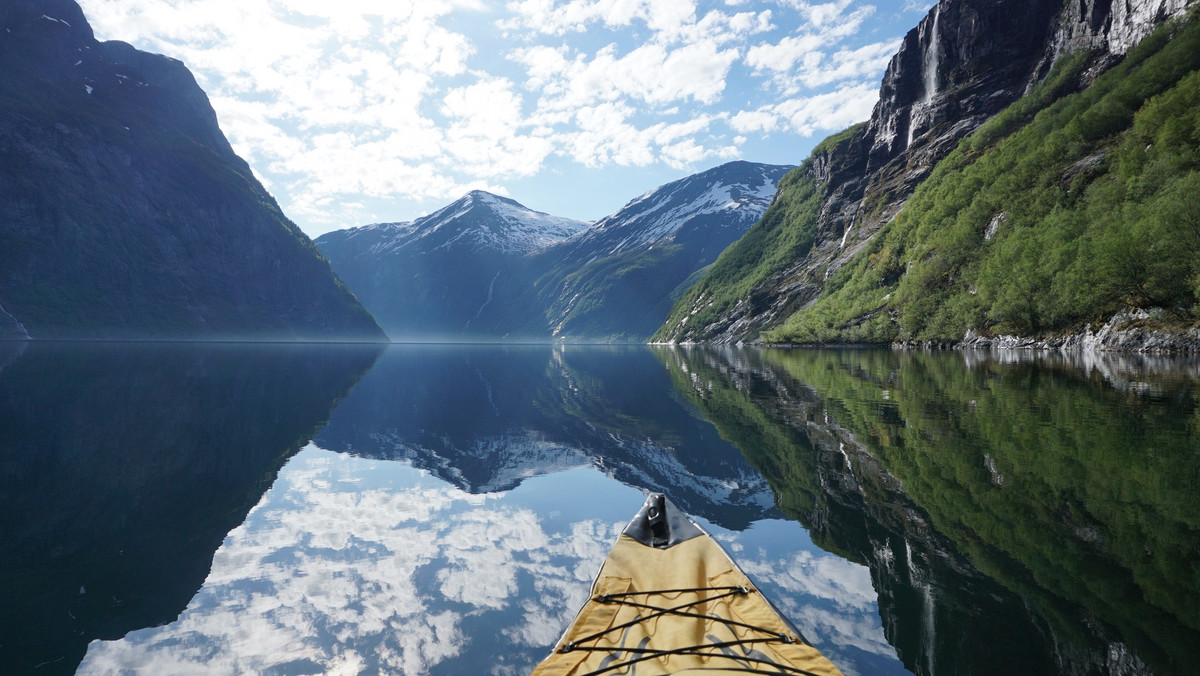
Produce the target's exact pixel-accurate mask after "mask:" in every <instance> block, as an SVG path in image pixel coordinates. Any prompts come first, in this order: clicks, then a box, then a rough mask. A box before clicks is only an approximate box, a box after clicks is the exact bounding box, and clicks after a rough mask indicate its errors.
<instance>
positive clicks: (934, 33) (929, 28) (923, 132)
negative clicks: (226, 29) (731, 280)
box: [658, 0, 1190, 343]
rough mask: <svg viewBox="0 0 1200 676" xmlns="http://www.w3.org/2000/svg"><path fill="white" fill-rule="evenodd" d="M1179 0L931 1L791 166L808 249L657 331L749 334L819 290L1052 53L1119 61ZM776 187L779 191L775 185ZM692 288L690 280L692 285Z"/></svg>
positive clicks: (1101, 65) (695, 336)
mask: <svg viewBox="0 0 1200 676" xmlns="http://www.w3.org/2000/svg"><path fill="white" fill-rule="evenodd" d="M1189 4H1190V3H1189V2H1188V0H1119V1H1118V2H1111V0H1079V1H1078V2H1075V1H1073V2H1067V3H1065V4H1062V5H1059V4H1058V3H1046V2H1039V1H1037V0H1001V1H996V0H941V1H940V2H938V3H937V4H936V5H934V7H933V8H932V9H931V10H930V12H929V14H928V15H927V16H926V17H925V18H924V19H923V20H922V21H921V23H920V24H919V25H918V26H917V27H916V28H914V29H913V30H911V31H909V33H908V35H907V36H905V39H904V41H903V43H902V44H901V47H900V50H899V51H898V52H897V53H896V55H895V56H894V57H893V59H892V61H891V63H890V64H889V66H888V69H887V71H886V73H885V75H884V78H883V83H882V85H881V87H880V99H879V102H878V103H877V104H876V107H875V109H874V112H873V114H872V116H871V119H870V120H868V121H867V122H866V123H865V124H864V125H862V126H861V127H858V128H855V129H853V130H850V131H848V132H847V133H846V134H845V135H844V136H843V137H839V138H838V139H837V142H836V143H830V142H827V143H826V144H823V145H822V147H819V149H818V151H815V152H814V154H813V157H812V158H811V159H810V160H809V161H808V162H806V163H805V164H804V165H803V166H802V167H801V168H800V169H799V170H797V171H798V172H800V173H802V174H803V177H802V178H803V179H804V180H806V181H809V182H811V183H812V184H813V185H814V186H816V189H817V190H819V191H820V195H819V197H820V204H819V213H818V215H817V217H816V219H815V233H814V235H813V239H812V244H811V247H810V248H808V249H807V250H805V251H804V252H803V254H802V255H801V256H799V257H798V258H796V259H795V260H793V261H791V262H790V263H789V264H787V265H785V266H782V267H780V268H779V269H777V270H774V271H772V274H771V275H770V278H769V279H767V280H766V281H763V282H760V283H758V284H757V285H756V288H755V289H754V290H753V291H752V292H751V293H749V294H747V295H746V296H744V297H742V298H738V299H736V300H734V301H732V302H730V303H729V304H728V306H727V307H723V308H721V311H720V312H719V316H718V317H716V318H715V319H714V318H711V317H710V318H709V320H708V321H706V322H701V323H697V322H689V321H688V319H689V318H690V317H691V316H692V315H695V314H696V313H697V312H700V311H701V310H702V309H704V308H705V307H706V305H705V304H706V303H707V304H711V303H712V302H713V299H712V296H711V295H710V296H705V295H703V294H702V293H697V294H696V295H693V296H692V297H690V298H689V297H685V298H684V302H686V303H689V304H690V305H691V307H690V308H687V307H682V308H681V307H677V308H676V310H675V312H673V313H672V320H671V321H670V322H669V323H668V324H667V325H666V326H664V327H663V329H661V330H660V332H659V334H658V339H660V340H666V341H671V342H694V341H712V342H719V343H732V342H739V341H745V340H753V339H754V338H755V337H756V336H757V335H758V334H759V333H760V332H761V331H763V330H764V329H766V328H769V327H771V326H774V325H775V324H777V323H778V322H780V321H782V320H783V319H785V318H786V317H787V316H789V315H790V314H791V313H792V312H794V311H795V310H797V309H799V308H802V307H804V306H806V305H807V304H809V303H811V302H812V301H813V300H815V299H816V298H817V296H818V295H819V294H820V293H821V291H822V289H823V288H824V283H825V280H826V279H828V278H829V276H830V275H832V274H833V273H834V272H836V271H837V270H838V269H839V268H840V267H841V266H842V265H843V264H845V263H846V262H847V261H848V260H849V259H850V258H851V257H853V256H854V255H855V254H857V253H858V252H859V251H861V250H862V249H863V247H864V246H865V245H866V244H867V243H868V242H870V241H871V240H872V238H873V237H874V236H875V234H876V233H877V232H878V231H879V229H880V228H881V227H882V226H883V225H885V224H886V223H888V222H889V221H890V220H891V219H893V218H894V217H895V215H896V214H897V212H898V211H899V210H900V209H901V208H902V207H903V206H904V204H905V202H906V200H907V199H908V197H909V196H911V194H912V192H913V190H914V189H915V188H916V186H917V185H918V184H919V183H920V182H921V181H922V180H923V179H924V178H926V177H927V176H928V175H929V172H930V171H931V170H932V168H933V167H934V165H935V164H936V163H937V162H938V161H939V160H941V159H942V158H944V157H945V156H946V155H947V154H948V153H949V152H950V151H951V150H953V148H954V147H955V146H956V145H957V143H958V142H959V141H960V140H962V139H963V138H964V137H966V136H967V135H968V134H970V133H971V132H973V131H974V130H975V129H977V128H978V127H979V126H980V125H981V124H982V123H983V122H984V121H986V120H987V119H989V118H991V117H992V116H994V115H995V114H996V113H998V112H1000V111H1001V110H1003V109H1004V108H1006V107H1007V106H1009V105H1011V104H1012V103H1014V102H1015V101H1017V100H1018V99H1020V98H1021V97H1022V96H1023V95H1024V94H1026V93H1027V92H1028V91H1029V90H1030V89H1031V88H1032V87H1033V86H1034V85H1035V84H1037V83H1038V82H1039V81H1041V79H1042V78H1044V77H1045V75H1046V74H1047V73H1048V72H1049V71H1050V69H1051V68H1052V66H1053V64H1054V63H1055V62H1056V61H1057V59H1059V58H1060V57H1061V56H1063V55H1065V54H1068V53H1071V52H1075V51H1079V50H1089V52H1090V53H1089V56H1088V65H1087V66H1085V67H1084V68H1083V69H1082V70H1081V72H1083V74H1084V75H1083V79H1084V81H1080V82H1076V83H1074V86H1076V87H1079V86H1082V85H1084V84H1086V79H1087V78H1089V77H1095V75H1097V74H1098V73H1099V72H1102V71H1103V70H1104V69H1105V68H1107V67H1108V66H1110V65H1112V64H1113V63H1114V62H1116V61H1117V60H1119V57H1120V56H1121V55H1123V54H1124V53H1125V52H1126V51H1127V50H1128V49H1129V48H1130V47H1131V46H1133V45H1135V44H1137V42H1138V41H1139V40H1141V38H1143V37H1145V36H1146V35H1147V34H1148V33H1149V32H1150V31H1151V30H1152V29H1153V27H1154V26H1156V25H1157V24H1159V23H1161V22H1162V21H1163V20H1165V19H1167V18H1169V17H1172V16H1178V15H1180V14H1182V13H1183V12H1184V11H1185V10H1186V9H1187V7H1188V6H1189ZM781 196H782V195H781ZM699 288H702V287H700V286H699V285H698V289H699Z"/></svg>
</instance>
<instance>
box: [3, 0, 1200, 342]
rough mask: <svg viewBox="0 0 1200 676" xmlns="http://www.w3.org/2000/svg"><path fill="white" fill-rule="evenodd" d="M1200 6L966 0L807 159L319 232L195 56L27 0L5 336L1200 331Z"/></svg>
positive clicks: (20, 10)
mask: <svg viewBox="0 0 1200 676" xmlns="http://www.w3.org/2000/svg"><path fill="white" fill-rule="evenodd" d="M1198 12H1200V9H1197V7H1196V2H1195V1H1194V0H1128V1H1126V2H1119V3H1112V2H1108V0H1079V1H1078V2H1070V3H1065V4H1060V3H1045V2H1041V1H1040V0H986V1H985V0H939V1H938V2H936V3H935V4H934V5H933V6H932V7H931V8H930V10H929V13H928V14H927V15H926V16H925V18H924V19H922V20H921V22H920V23H919V24H918V25H917V26H915V27H914V28H912V30H910V31H909V32H908V34H907V35H906V36H905V37H904V39H903V41H902V42H901V44H900V47H899V49H898V51H897V52H896V54H895V55H894V56H893V58H892V60H891V62H890V65H889V66H888V68H887V70H886V72H885V74H884V77H883V80H882V82H881V85H880V89H879V99H878V102H877V103H876V105H875V108H874V111H873V113H872V114H871V116H870V118H869V119H867V120H865V121H863V122H862V123H860V124H857V125H854V126H852V127H850V128H848V129H846V130H844V131H842V132H840V133H837V134H834V135H833V136H830V137H829V138H828V139H826V140H825V141H823V142H822V143H820V144H819V145H817V146H816V148H815V150H814V151H813V152H812V154H811V156H810V157H808V158H807V159H805V160H804V161H803V162H801V163H800V164H799V166H798V167H790V166H779V165H766V164H759V163H754V162H750V161H736V162H730V163H727V164H723V165H721V166H717V167H714V168H711V169H708V170H705V171H701V172H699V173H696V174H693V175H691V176H688V177H685V178H682V179H680V180H677V181H675V182H672V183H669V184H666V185H663V186H660V187H658V188H654V189H651V190H649V191H648V192H646V193H645V194H643V195H641V196H638V197H635V198H633V199H632V200H630V201H629V202H628V204H626V206H625V207H623V208H622V209H620V210H619V211H617V212H616V213H614V214H612V215H610V216H608V217H606V218H603V219H601V220H599V221H597V222H594V223H587V222H582V221H576V220H572V219H568V218H561V217H557V216H553V215H549V214H544V213H539V212H536V211H534V210H531V209H529V208H527V207H525V206H523V205H521V204H520V203H518V202H516V201H514V200H513V199H510V198H509V197H504V196H500V195H494V194H489V193H486V192H480V191H476V192H471V193H469V194H467V195H465V196H464V197H462V198H461V199H460V200H458V201H456V202H454V203H452V204H450V205H447V206H446V207H444V208H442V209H440V210H438V211H435V212H434V213H430V214H429V215H427V216H423V217H421V218H418V219H415V220H413V221H411V222H404V223H379V224H373V225H364V226H360V227H350V228H348V229H345V230H340V231H336V232H332V233H329V234H326V235H323V236H322V237H320V238H319V239H318V240H317V241H316V242H315V243H314V242H313V241H312V240H310V239H309V238H308V237H307V236H306V235H305V234H304V233H303V232H301V231H300V230H299V228H297V226H296V225H295V224H294V223H292V222H291V221H290V220H289V219H288V218H287V216H286V215H285V214H284V213H283V212H282V210H281V209H280V207H279V205H278V204H277V203H276V202H275V200H274V198H273V197H272V196H271V195H270V194H269V192H268V191H267V189H266V188H264V186H263V185H262V184H261V183H260V182H259V181H258V179H257V178H256V177H255V175H254V173H253V172H252V171H251V169H250V167H249V165H247V163H246V162H245V161H244V160H242V158H240V157H239V156H238V155H236V154H235V153H234V151H233V149H232V147H231V146H230V144H229V142H228V141H227V140H226V138H225V136H224V134H223V133H222V131H221V129H220V127H219V125H218V122H217V119H216V115H215V113H214V111H213V109H212V107H211V105H210V103H209V101H208V98H207V95H206V94H205V92H204V91H203V90H201V88H200V87H199V85H197V83H196V81H195V79H194V78H193V77H192V75H191V73H190V72H189V71H188V70H187V68H186V67H185V66H184V64H183V63H181V62H179V61H177V60H175V59H172V58H169V57H166V56H159V55H155V54H148V53H145V52H141V51H138V50H136V49H134V48H133V47H131V46H130V45H128V44H125V43H121V42H115V41H109V42H99V41H97V40H96V39H95V37H94V35H93V34H92V31H91V28H90V27H89V26H88V23H87V20H86V18H85V17H84V15H83V13H82V11H81V10H80V8H79V6H78V5H77V4H76V3H75V2H74V1H73V0H10V1H9V2H6V3H5V4H4V6H3V7H2V8H0V28H3V33H2V34H0V104H2V105H0V338H5V339H15V340H39V339H68V340H96V339H139V340H196V339H200V340H252V341H260V340H270V341H276V340H288V341H293V340H299V341H352V342H363V341H365V342H376V341H384V340H388V339H390V340H394V341H450V342H456V341H458V342H460V341H469V342H479V341H482V342H522V341H536V342H546V341H557V342H576V341H579V342H647V341H652V342H660V343H772V344H845V343H858V344H861V343H866V344H901V345H943V346H944V345H976V346H1005V347H1051V348H1081V349H1101V350H1103V349H1120V350H1143V351H1145V350H1150V351H1154V350H1186V351H1192V350H1197V349H1200V328H1198V326H1200V319H1198V318H1200V305H1198V300H1200V221H1198V216H1197V214H1200V197H1198V195H1200V72H1198V70H1200V21H1198V19H1197V14H1198ZM797 159H799V158H797ZM581 189H586V187H582V188H581Z"/></svg>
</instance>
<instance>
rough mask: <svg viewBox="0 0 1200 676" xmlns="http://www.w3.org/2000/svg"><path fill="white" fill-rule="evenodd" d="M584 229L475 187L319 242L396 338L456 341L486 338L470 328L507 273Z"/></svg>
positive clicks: (347, 280) (581, 223) (357, 293)
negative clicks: (419, 212) (413, 213)
mask: <svg viewBox="0 0 1200 676" xmlns="http://www.w3.org/2000/svg"><path fill="white" fill-rule="evenodd" d="M587 225H588V224H587V223H586V222H584V221H576V220H572V219H568V218H559V217H556V216H551V215H549V214H545V213H542V212H538V211H534V210H532V209H528V208H526V207H524V206H522V205H521V204H519V203H517V202H516V201H514V200H511V199H508V198H505V197H500V196H498V195H492V194H490V193H487V192H483V191H480V190H476V191H473V192H470V193H468V194H467V195H465V196H463V197H462V198H461V199H459V200H456V201H455V202H453V203H451V204H449V205H447V206H445V207H443V208H441V209H439V210H437V211H435V212H433V213H432V214H429V215H428V216H423V217H421V218H418V219H416V220H415V221H412V222H410V223H381V224H375V225H367V226H363V227H359V228H351V229H349V230H339V231H337V232H331V233H327V234H325V235H322V236H321V237H318V238H317V240H316V244H317V246H318V247H319V248H320V249H321V251H322V252H323V253H324V254H325V256H326V257H328V259H329V261H330V262H331V264H332V265H333V267H334V269H335V270H337V272H338V274H339V276H340V277H341V278H342V279H343V280H344V281H345V282H346V284H347V285H349V287H350V288H351V289H352V290H353V291H354V293H355V294H356V295H357V296H358V298H359V300H360V301H362V303H363V304H364V305H365V306H366V307H367V308H369V309H370V310H371V312H372V313H373V314H374V315H375V316H376V317H377V318H378V320H379V322H380V325H381V326H383V328H384V330H385V331H386V332H387V333H388V335H389V336H391V338H392V339H393V340H425V341H445V340H449V341H453V340H462V339H466V338H469V337H478V336H480V335H486V333H484V332H481V331H479V330H478V329H477V328H475V327H473V326H472V325H473V324H474V323H475V322H476V320H477V319H478V317H479V315H480V313H481V312H482V311H483V310H484V309H486V308H487V306H488V305H490V304H491V303H492V302H494V301H495V300H496V287H497V282H498V281H499V278H500V277H501V276H502V275H503V274H504V273H505V272H509V273H510V274H511V271H512V270H515V269H518V268H520V267H521V266H522V265H523V260H524V258H525V257H526V256H527V255H528V254H530V253H532V252H534V251H537V250H540V249H543V248H545V247H547V246H549V245H551V244H553V243H554V242H559V241H562V240H564V239H566V238H567V237H570V236H571V235H574V234H576V233H578V232H580V231H581V230H583V229H584V228H586V227H587Z"/></svg>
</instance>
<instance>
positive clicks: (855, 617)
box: [738, 547, 896, 673]
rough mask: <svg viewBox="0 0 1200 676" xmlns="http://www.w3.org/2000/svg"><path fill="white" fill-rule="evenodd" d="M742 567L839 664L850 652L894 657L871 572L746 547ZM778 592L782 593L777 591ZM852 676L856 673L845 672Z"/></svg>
mask: <svg viewBox="0 0 1200 676" xmlns="http://www.w3.org/2000/svg"><path fill="white" fill-rule="evenodd" d="M740 549H741V552H740V553H739V554H738V564H739V565H741V566H742V568H743V570H745V571H746V572H747V574H749V575H750V576H751V577H752V578H754V579H756V580H760V581H769V582H767V583H765V586H766V587H767V591H768V593H772V592H775V593H773V594H772V596H773V600H774V601H775V603H776V605H777V606H779V609H780V610H781V611H782V612H783V613H784V614H785V615H787V616H788V617H789V618H790V619H791V620H792V621H793V622H794V623H795V624H796V626H797V628H799V629H800V631H801V632H802V633H803V634H804V635H805V636H806V637H807V638H808V639H809V640H811V641H813V642H815V643H817V644H819V645H821V646H822V648H823V649H824V650H825V651H826V652H827V653H829V655H828V656H829V657H831V658H835V661H838V662H839V663H840V664H845V665H849V664H850V663H851V660H849V659H847V658H843V659H840V660H838V659H836V658H837V657H840V656H842V655H845V652H844V651H845V650H846V649H847V648H853V649H856V650H861V651H863V652H865V653H868V654H872V655H880V656H884V657H889V658H895V656H896V651H895V649H894V648H893V647H892V646H891V645H890V644H889V643H888V642H887V638H886V636H885V634H884V632H883V626H882V625H881V624H880V622H879V614H878V595H877V594H876V593H875V589H874V586H873V585H872V583H871V573H870V569H868V568H867V567H866V566H861V565H858V564H856V563H852V562H850V561H846V560H845V559H842V558H839V557H836V556H828V555H814V554H813V553H812V552H808V551H800V552H795V553H793V554H792V555H791V556H788V557H785V558H782V559H781V558H779V557H778V556H777V555H775V556H772V555H771V554H769V553H768V552H766V551H763V550H761V549H759V550H757V551H751V548H748V547H741V548H740ZM776 590H778V591H776ZM843 671H846V672H847V673H850V672H851V671H852V669H849V668H844V669H843Z"/></svg>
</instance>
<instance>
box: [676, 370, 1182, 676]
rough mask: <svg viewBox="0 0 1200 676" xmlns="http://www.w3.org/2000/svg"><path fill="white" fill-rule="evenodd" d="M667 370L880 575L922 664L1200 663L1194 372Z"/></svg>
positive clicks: (781, 494) (821, 536)
mask: <svg viewBox="0 0 1200 676" xmlns="http://www.w3.org/2000/svg"><path fill="white" fill-rule="evenodd" d="M659 356H660V358H661V359H662V360H663V361H664V362H665V363H666V364H667V366H668V370H670V371H671V373H672V376H673V377H674V379H675V382H676V384H677V385H678V386H679V387H680V389H681V391H684V392H687V393H688V396H689V397H690V398H692V400H693V401H694V402H696V404H697V405H698V406H700V407H701V409H702V410H703V411H704V412H705V414H706V415H708V416H709V417H710V418H711V419H712V420H713V422H714V423H715V424H716V425H717V426H718V428H719V429H720V430H721V432H722V434H724V435H725V436H727V437H728V438H730V439H732V440H734V442H735V443H737V444H738V446H739V447H740V448H742V450H743V451H744V452H745V453H746V455H747V457H748V458H749V459H750V460H751V462H752V463H753V464H755V465H756V466H757V467H758V468H759V469H760V470H762V472H763V474H764V475H765V476H767V477H768V478H769V479H770V481H771V483H772V487H773V488H774V490H775V492H776V495H777V499H778V501H779V504H780V506H781V508H783V510H784V511H785V512H787V513H789V514H790V515H792V516H793V517H795V518H797V519H799V520H800V521H801V522H803V523H804V524H805V526H806V527H808V528H810V530H811V531H812V532H813V536H814V539H815V540H817V541H819V542H820V543H821V544H822V545H823V546H825V547H827V548H829V549H830V550H833V551H837V552H839V553H842V554H843V555H845V556H847V557H849V558H851V559H853V560H856V561H862V562H864V563H866V564H868V565H869V566H870V567H871V569H872V574H873V577H874V579H875V585H876V588H877V590H878V592H879V594H880V612H881V613H882V614H883V616H884V625H885V628H886V629H887V632H888V638H889V641H891V642H892V644H893V645H894V646H895V647H896V648H897V651H898V653H899V654H900V656H901V659H902V660H903V661H904V662H905V664H906V666H907V667H908V668H909V669H911V670H913V671H914V672H917V673H937V672H953V673H963V672H964V671H965V672H967V673H1077V674H1085V673H1095V674H1110V673H1126V674H1134V673H1156V674H1172V673H1186V672H1187V671H1188V669H1190V668H1191V666H1190V665H1194V664H1195V663H1197V660H1198V659H1200V647H1198V646H1200V545H1198V543H1197V533H1198V532H1200V507H1197V505H1196V501H1195V496H1196V495H1197V487H1198V484H1200V448H1198V446H1200V441H1198V440H1200V436H1198V435H1197V433H1196V432H1197V423H1198V422H1200V409H1198V407H1197V405H1196V382H1197V381H1196V379H1195V378H1194V377H1193V376H1189V375H1188V374H1189V373H1191V370H1192V369H1190V367H1189V365H1188V364H1187V363H1182V364H1179V367H1170V366H1169V365H1167V366H1164V364H1159V363H1157V362H1155V363H1153V364H1150V363H1145V362H1144V360H1143V361H1137V360H1134V361H1129V360H1124V361H1123V360H1121V359H1100V360H1093V361H1095V363H1086V364H1080V363H1072V362H1071V361H1070V360H1064V359H1061V358H1039V359H1036V360H1034V361H1030V360H1029V359H1013V358H1012V357H1011V356H1010V357H1004V358H1000V359H997V358H996V357H995V356H988V355H966V356H964V355H962V354H956V353H943V354H923V353H907V352H903V353H897V352H890V351H887V352H882V351H845V352H832V351H799V350H797V351H738V350H726V351H719V352H718V351H706V350H662V351H660V352H659ZM964 665H971V666H970V667H969V668H967V667H964Z"/></svg>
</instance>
